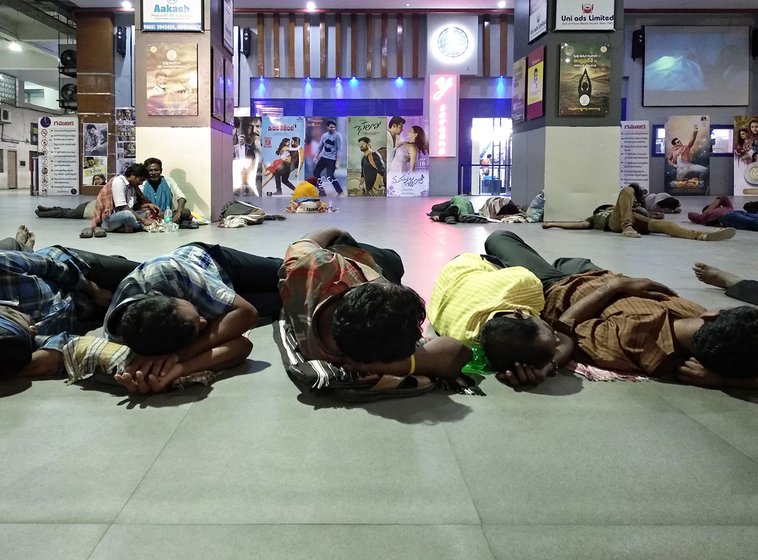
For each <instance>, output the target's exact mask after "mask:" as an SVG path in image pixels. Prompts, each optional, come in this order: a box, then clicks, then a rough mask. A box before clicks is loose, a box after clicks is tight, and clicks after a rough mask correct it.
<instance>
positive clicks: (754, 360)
mask: <svg viewBox="0 0 758 560" xmlns="http://www.w3.org/2000/svg"><path fill="white" fill-rule="evenodd" d="M690 350H691V351H692V355H693V356H694V357H695V358H697V360H698V361H699V362H700V363H701V364H703V366H705V367H706V368H707V369H709V370H711V371H714V372H717V373H719V374H720V375H723V376H724V377H739V378H750V377H758V308H756V307H751V306H749V305H742V306H740V307H734V308H732V309H726V310H724V311H722V312H721V313H719V316H718V317H716V318H715V319H714V320H712V321H706V322H705V323H704V324H703V326H702V327H700V328H699V329H698V330H697V332H696V333H695V336H693V337H692V345H691V348H690Z"/></svg>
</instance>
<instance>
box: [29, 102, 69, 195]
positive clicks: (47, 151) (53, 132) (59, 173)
mask: <svg viewBox="0 0 758 560" xmlns="http://www.w3.org/2000/svg"><path fill="white" fill-rule="evenodd" d="M37 151H38V152H39V194H41V195H48V194H78V193H79V118H78V117H75V116H70V115H64V116H60V117H47V116H46V117H41V118H40V119H39V144H38V146H37Z"/></svg>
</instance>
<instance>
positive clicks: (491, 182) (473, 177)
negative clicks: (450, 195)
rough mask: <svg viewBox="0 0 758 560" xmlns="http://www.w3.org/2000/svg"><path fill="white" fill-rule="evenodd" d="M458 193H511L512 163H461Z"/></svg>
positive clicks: (494, 194)
mask: <svg viewBox="0 0 758 560" xmlns="http://www.w3.org/2000/svg"><path fill="white" fill-rule="evenodd" d="M458 194H470V195H472V196H476V195H493V196H498V195H506V196H510V194H511V164H510V163H491V164H489V165H482V164H480V163H461V164H459V165H458Z"/></svg>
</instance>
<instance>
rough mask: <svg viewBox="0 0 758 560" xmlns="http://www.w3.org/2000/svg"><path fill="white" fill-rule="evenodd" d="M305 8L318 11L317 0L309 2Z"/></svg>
mask: <svg viewBox="0 0 758 560" xmlns="http://www.w3.org/2000/svg"><path fill="white" fill-rule="evenodd" d="M305 9H306V10H308V11H309V12H315V11H316V3H315V2H308V3H307V4H306V5H305Z"/></svg>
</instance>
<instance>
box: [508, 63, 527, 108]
mask: <svg viewBox="0 0 758 560" xmlns="http://www.w3.org/2000/svg"><path fill="white" fill-rule="evenodd" d="M512 87H513V91H512V93H511V118H512V119H513V122H514V123H520V122H524V121H525V120H526V110H525V109H526V106H525V105H524V101H525V99H524V97H525V95H526V58H519V59H518V60H516V61H514V62H513V82H512Z"/></svg>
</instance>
